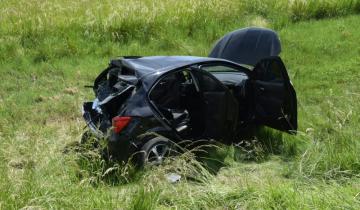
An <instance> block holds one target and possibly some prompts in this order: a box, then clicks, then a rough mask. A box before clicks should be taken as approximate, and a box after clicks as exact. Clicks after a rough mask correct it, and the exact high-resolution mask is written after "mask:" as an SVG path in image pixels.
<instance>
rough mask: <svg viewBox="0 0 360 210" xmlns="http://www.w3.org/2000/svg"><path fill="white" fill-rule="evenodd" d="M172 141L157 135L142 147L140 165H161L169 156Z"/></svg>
mask: <svg viewBox="0 0 360 210" xmlns="http://www.w3.org/2000/svg"><path fill="white" fill-rule="evenodd" d="M171 145H172V143H171V142H170V141H169V139H167V138H164V137H160V136H159V137H155V138H153V139H150V140H149V141H147V142H146V143H145V144H144V145H143V146H142V148H141V152H140V156H141V157H140V165H141V166H145V165H160V164H161V163H163V161H164V159H165V158H166V157H168V156H169V154H170V151H171Z"/></svg>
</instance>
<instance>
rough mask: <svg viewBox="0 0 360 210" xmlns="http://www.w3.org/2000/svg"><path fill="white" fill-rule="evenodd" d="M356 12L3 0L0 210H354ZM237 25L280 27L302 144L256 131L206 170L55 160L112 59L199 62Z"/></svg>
mask: <svg viewBox="0 0 360 210" xmlns="http://www.w3.org/2000/svg"><path fill="white" fill-rule="evenodd" d="M359 12H360V1H358V0H338V1H336V0H319V1H315V0H307V1H306V0H292V1H287V0H281V1H275V0H253V1H250V0H249V1H248V0H244V1H230V0H222V1H220V0H210V1H201V0H184V1H176V0H164V1H161V2H159V1H150V0H144V1H122V0H118V1H114V0H112V1H108V0H105V1H90V0H82V1H68V0H47V1H36V0H27V1H22V0H8V1H0V63H1V65H0V75H1V83H0V189H1V190H0V209H19V208H25V209H26V208H39V209H48V208H79V209H94V208H99V209H117V208H125V209H167V208H173V209H226V208H229V209H253V208H261V209H284V208H286V209H313V208H317V209H327V208H332V209H359V208H360V195H359V193H360V184H359V183H360V182H359V181H360V177H359V176H360V153H359V151H360V142H359V136H360V134H359V132H358V130H359V124H360V123H359V122H360V115H359V113H360V107H359V105H358V102H359V99H360V89H359V86H358V83H359V80H360V79H359V78H360V73H359V71H358V70H359V67H360V45H359V40H360V29H359V23H360V16H359V15H358V14H359ZM342 16H346V17H342ZM244 26H263V27H269V28H273V29H275V30H277V31H278V32H279V35H280V38H281V41H282V44H283V52H282V54H281V56H282V58H283V59H284V61H285V64H286V65H287V67H288V69H289V74H290V76H291V78H292V81H293V83H294V85H295V88H296V90H297V93H298V103H299V123H300V128H299V131H300V132H299V135H297V136H288V135H281V134H279V133H277V132H275V131H272V130H270V129H268V130H262V131H260V132H259V134H258V135H257V137H256V138H255V139H254V140H253V141H251V142H250V144H249V146H248V147H246V148H244V147H239V146H236V145H234V146H231V147H225V146H220V147H219V148H212V149H211V150H210V151H211V152H210V153H211V155H210V157H209V158H208V159H215V160H216V161H212V163H209V161H200V162H199V161H198V160H196V159H195V158H194V156H193V154H192V153H186V154H184V155H183V156H181V157H179V158H177V159H176V160H174V161H171V163H168V164H166V165H164V166H162V167H159V168H156V169H153V170H145V171H144V172H134V170H133V168H131V166H126V167H120V166H119V165H117V164H115V165H111V167H110V168H109V166H108V165H107V164H105V163H104V162H103V161H102V160H101V159H100V158H99V157H98V156H97V153H95V152H93V151H88V150H87V152H86V151H85V152H84V154H83V155H78V154H76V153H71V152H70V153H68V154H66V155H65V154H63V150H64V148H66V146H67V145H68V144H69V143H71V142H74V141H77V140H79V138H80V135H81V133H82V132H83V127H84V126H85V124H84V123H83V121H82V118H81V112H80V107H81V103H82V102H83V101H85V100H92V97H93V96H92V92H91V91H90V90H89V89H84V88H83V86H84V85H88V84H91V82H92V81H93V79H94V78H95V76H96V75H97V74H98V73H99V72H100V71H101V70H102V69H103V68H105V67H106V65H107V62H108V60H109V59H110V58H112V57H116V56H119V55H174V54H179V55H199V56H206V55H207V54H208V52H209V50H210V49H211V46H212V44H213V43H214V42H215V41H216V40H217V39H218V38H219V37H221V36H222V35H223V34H225V33H226V32H229V31H232V30H235V29H237V28H240V27H244ZM84 156H86V157H87V158H85V157H84ZM210 162H211V161H210ZM202 163H207V164H202ZM206 166H208V167H210V166H211V167H210V169H209V168H208V167H206ZM216 166H218V167H216ZM219 166H222V167H221V168H219ZM217 169H220V170H217ZM173 171H176V172H178V173H180V174H182V176H183V179H182V181H180V182H179V183H176V184H170V183H168V182H167V181H166V179H165V174H166V173H168V172H173ZM187 177H191V179H188V178H187ZM194 179H195V180H196V181H194Z"/></svg>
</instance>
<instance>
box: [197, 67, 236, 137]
mask: <svg viewBox="0 0 360 210" xmlns="http://www.w3.org/2000/svg"><path fill="white" fill-rule="evenodd" d="M194 73H195V76H196V79H197V81H198V83H199V87H200V92H201V97H202V99H203V101H204V104H203V106H204V107H203V112H204V115H203V120H204V128H205V129H204V133H203V137H204V138H210V139H217V140H223V143H229V142H230V141H231V137H232V135H233V134H234V132H235V130H236V125H237V118H238V103H237V101H236V99H235V98H234V96H233V95H232V94H231V92H230V91H229V89H227V88H226V87H225V86H224V85H223V84H222V83H221V82H220V81H219V80H218V79H216V78H215V77H214V76H213V75H211V74H210V73H208V72H206V71H204V70H200V69H198V70H196V71H194Z"/></svg>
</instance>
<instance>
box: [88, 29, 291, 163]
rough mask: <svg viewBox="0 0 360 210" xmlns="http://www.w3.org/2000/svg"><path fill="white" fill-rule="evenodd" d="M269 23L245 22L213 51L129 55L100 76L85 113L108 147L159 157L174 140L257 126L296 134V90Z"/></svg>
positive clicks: (122, 155)
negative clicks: (256, 25)
mask: <svg viewBox="0 0 360 210" xmlns="http://www.w3.org/2000/svg"><path fill="white" fill-rule="evenodd" d="M280 51H281V45H280V41H279V38H278V36H277V34H276V33H275V32H274V31H272V30H269V29H263V28H245V29H240V30H237V31H234V32H231V33H229V34H227V35H225V36H224V37H223V38H221V39H220V40H219V41H218V42H217V43H216V44H215V47H214V48H213V50H212V51H211V53H210V54H209V57H193V56H150V57H140V56H128V57H122V58H119V59H115V60H112V61H111V62H110V64H109V66H108V68H106V69H105V70H104V71H103V72H102V73H101V74H100V75H99V76H98V77H97V78H96V80H95V82H94V85H93V90H94V93H95V96H96V99H95V100H94V101H92V102H85V103H84V105H83V117H84V119H85V121H86V122H87V126H88V127H89V128H90V130H91V132H92V133H93V135H95V136H96V137H97V138H104V137H105V138H106V140H107V150H108V154H110V156H111V157H112V158H116V159H120V160H127V159H128V158H129V157H130V156H131V155H132V154H135V153H139V152H140V151H141V152H140V153H139V154H140V155H138V157H137V159H138V161H139V163H140V164H144V163H146V162H155V163H160V162H161V161H162V160H163V158H164V157H165V156H166V155H167V152H168V150H169V145H170V144H171V143H177V142H179V141H182V140H185V139H186V140H194V141H195V140H198V139H215V140H218V141H220V142H222V143H225V144H231V143H232V142H233V141H236V139H237V138H238V137H239V136H241V133H242V132H244V131H245V130H246V129H249V128H250V127H253V126H261V125H265V126H269V127H271V128H274V129H277V130H280V131H285V132H288V133H295V132H296V130H297V100H296V93H295V90H294V87H293V85H292V83H291V82H290V79H289V76H288V73H287V70H286V68H285V66H284V64H283V62H282V60H281V59H280V57H278V55H279V53H280Z"/></svg>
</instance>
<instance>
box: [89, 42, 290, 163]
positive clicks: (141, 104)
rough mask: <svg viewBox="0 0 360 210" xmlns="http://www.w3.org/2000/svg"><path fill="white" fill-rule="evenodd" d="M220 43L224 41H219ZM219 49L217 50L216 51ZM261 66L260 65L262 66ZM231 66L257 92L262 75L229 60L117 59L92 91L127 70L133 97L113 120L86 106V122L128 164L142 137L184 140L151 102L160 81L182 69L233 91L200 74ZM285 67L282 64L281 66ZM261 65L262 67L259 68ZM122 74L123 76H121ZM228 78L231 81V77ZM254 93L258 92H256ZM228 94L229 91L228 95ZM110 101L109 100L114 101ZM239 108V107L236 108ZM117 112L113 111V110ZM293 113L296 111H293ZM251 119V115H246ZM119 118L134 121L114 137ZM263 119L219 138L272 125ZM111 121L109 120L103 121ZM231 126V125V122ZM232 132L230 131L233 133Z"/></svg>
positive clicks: (223, 81)
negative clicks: (207, 68) (254, 126)
mask: <svg viewBox="0 0 360 210" xmlns="http://www.w3.org/2000/svg"><path fill="white" fill-rule="evenodd" d="M220 42H221V40H220ZM215 48H216V47H215ZM271 59H275V60H280V61H281V59H280V58H278V57H272V58H271ZM260 63H261V62H260ZM214 64H221V65H228V66H231V67H234V68H236V69H239V71H240V72H242V73H241V74H244V75H246V76H247V77H248V79H249V81H250V83H251V84H250V86H251V87H250V88H254V86H256V83H255V82H254V81H256V80H257V79H259V78H260V77H261V72H258V71H257V70H256V69H258V68H257V66H255V68H254V69H255V71H253V70H251V68H248V67H246V66H243V65H241V64H238V63H235V62H232V61H230V60H224V59H217V58H202V57H191V56H154V57H139V56H134V57H123V58H120V59H116V60H113V61H111V62H110V64H109V67H108V68H107V69H105V70H104V71H103V72H102V73H101V74H100V75H99V76H98V77H97V78H96V80H95V82H94V86H93V90H94V92H95V95H96V96H97V97H99V94H98V88H99V86H100V85H101V83H103V82H107V80H109V78H108V77H109V74H111V71H112V70H114V69H115V70H116V69H117V70H116V71H120V72H121V71H123V69H125V73H124V75H120V76H119V77H118V79H119V80H121V81H122V82H125V83H128V84H129V85H130V86H131V88H132V89H131V92H130V94H129V95H128V96H127V97H125V98H126V99H125V100H124V101H123V102H122V104H121V108H120V110H116V111H111V112H112V113H111V116H104V115H107V114H108V113H106V114H105V113H103V114H100V113H96V112H95V111H94V110H93V107H92V102H86V103H84V107H83V110H84V113H83V116H84V119H85V121H86V122H87V123H88V126H89V127H90V128H91V130H92V131H93V132H94V133H96V134H97V136H98V137H107V139H108V150H109V153H110V154H111V156H113V157H115V158H117V159H121V160H126V159H128V158H129V156H130V155H131V154H133V153H136V152H137V151H139V149H140V148H141V146H142V145H143V144H144V143H145V142H146V141H147V140H148V137H146V136H145V137H144V136H143V134H149V135H150V136H152V135H162V136H165V137H167V138H169V139H171V140H173V141H175V142H179V141H181V140H182V137H181V136H180V135H179V134H178V133H177V131H176V130H175V129H174V128H173V127H171V125H170V124H169V123H168V122H167V120H166V118H165V117H164V116H163V115H162V114H161V112H160V111H159V110H158V109H157V107H156V105H155V104H154V103H152V102H151V100H150V97H149V94H150V93H151V90H152V88H153V87H154V86H155V85H156V84H157V82H158V81H160V80H161V78H163V77H164V76H165V75H167V74H170V73H172V72H175V71H178V70H180V69H183V68H189V69H191V71H194V72H201V73H202V74H207V75H208V76H210V77H212V78H214V79H216V80H218V81H219V83H220V84H221V85H222V86H223V87H224V88H226V89H228V88H231V85H232V84H231V81H230V79H226V76H224V75H222V76H221V73H218V75H217V74H216V73H213V74H210V73H209V72H204V71H203V70H201V67H202V66H206V65H214ZM281 64H282V62H281ZM259 65H260V64H259ZM120 74H121V73H120ZM284 77H285V78H286V79H287V80H289V78H288V75H287V73H286V69H285V72H284ZM228 78H229V77H228ZM285 85H286V88H288V89H290V90H291V93H290V97H292V100H294V99H295V105H294V104H292V106H295V114H296V93H295V90H294V88H293V87H292V85H291V83H290V81H288V82H287V83H286V84H285ZM254 89H255V88H254ZM227 92H229V91H227ZM116 94H117V93H115V94H114V97H113V98H114V99H116V97H121V94H118V95H116ZM113 98H111V97H110V100H109V101H111V100H113ZM255 100H256V99H255V98H254V99H251V102H250V104H249V105H250V106H253V105H254V106H255V105H256V101H255ZM100 106H101V108H102V109H103V110H106V109H109V107H107V106H108V102H107V103H102V104H101V105H100ZM233 107H236V106H233ZM233 107H230V109H231V108H232V112H234V113H236V112H237V111H240V112H241V110H235V111H234V109H233ZM110 109H114V107H112V108H110ZM292 111H294V110H292ZM246 114H247V115H248V113H246ZM116 115H120V116H131V117H132V120H131V122H130V124H129V125H128V126H127V127H126V128H125V129H124V130H123V131H122V132H121V133H114V132H112V129H111V123H110V121H111V118H112V117H114V116H116ZM259 117H261V116H257V114H256V113H255V112H254V113H250V114H249V116H248V119H246V120H245V121H242V122H233V123H234V125H233V128H232V129H230V130H231V132H220V134H225V133H227V134H230V135H228V138H226V139H228V141H227V142H224V143H231V142H232V140H231V138H230V136H233V137H235V136H237V135H236V134H234V132H235V133H236V131H238V132H241V131H243V130H244V129H246V128H248V126H249V125H250V124H260V125H261V124H262V125H269V126H271V125H272V124H271V123H273V122H271V121H270V122H269V121H267V120H262V119H259ZM104 118H108V119H104ZM230 122H232V121H231V120H230ZM291 123H293V124H294V126H293V127H292V129H291V130H296V128H297V119H296V115H295V117H294V118H293V120H292V122H291ZM272 127H275V128H276V129H279V130H284V131H288V130H289V129H287V128H285V127H284V126H278V125H275V126H272ZM230 130H229V131H230ZM204 137H209V138H212V137H215V138H216V139H218V140H219V137H220V136H216V135H214V136H211V135H209V136H206V135H204Z"/></svg>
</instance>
